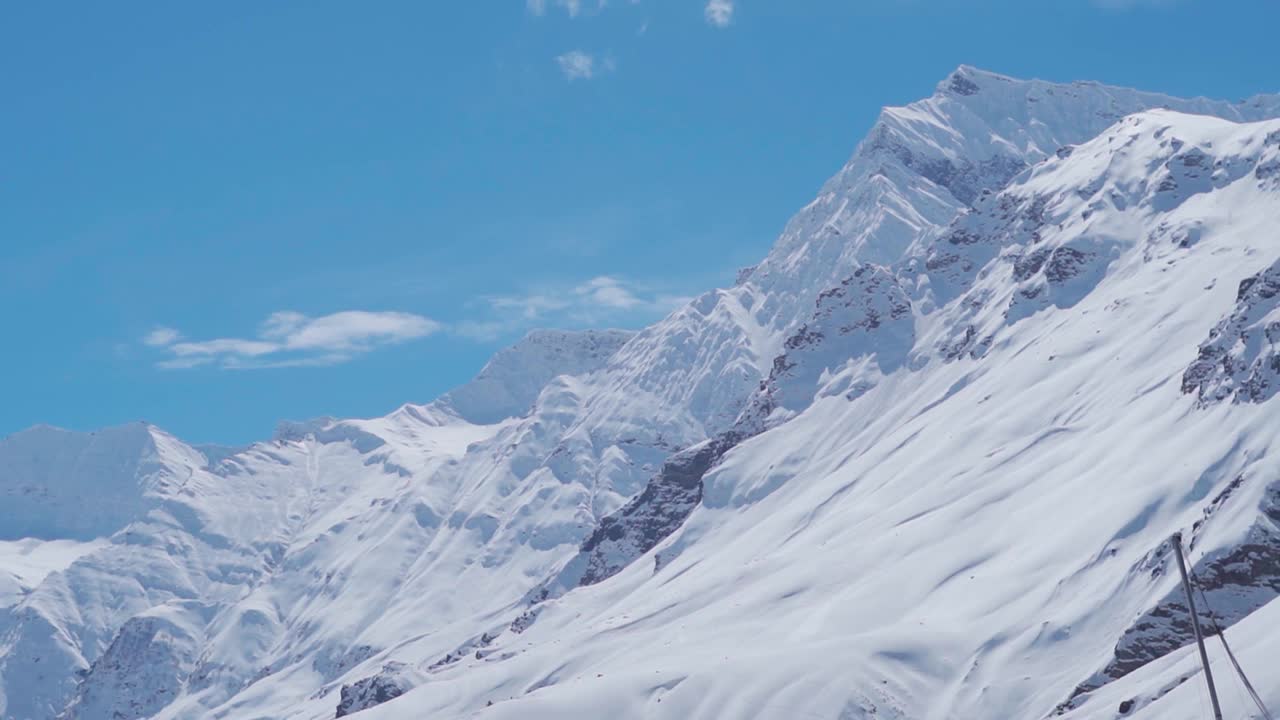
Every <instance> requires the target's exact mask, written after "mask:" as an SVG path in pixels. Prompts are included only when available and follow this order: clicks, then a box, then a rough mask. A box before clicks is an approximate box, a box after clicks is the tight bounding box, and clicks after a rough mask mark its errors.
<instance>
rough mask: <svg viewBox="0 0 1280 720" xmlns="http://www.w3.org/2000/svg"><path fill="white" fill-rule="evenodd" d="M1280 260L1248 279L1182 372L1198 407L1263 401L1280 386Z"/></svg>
mask: <svg viewBox="0 0 1280 720" xmlns="http://www.w3.org/2000/svg"><path fill="white" fill-rule="evenodd" d="M1278 308H1280V261H1277V262H1275V263H1273V264H1272V265H1271V267H1269V268H1267V269H1266V270H1263V271H1262V272H1260V273H1258V274H1257V275H1253V276H1251V277H1248V278H1245V279H1244V280H1243V281H1241V283H1240V289H1239V291H1238V292H1237V293H1236V306H1235V308H1234V309H1233V310H1232V311H1231V313H1230V314H1229V315H1227V316H1226V317H1225V318H1223V319H1222V321H1221V322H1219V323H1218V324H1217V325H1216V326H1215V327H1214V328H1213V329H1212V330H1210V331H1209V339H1208V340H1206V341H1205V342H1204V343H1203V344H1201V345H1200V353H1199V356H1198V357H1197V358H1196V360H1195V362H1193V363H1191V365H1190V366H1189V367H1187V370H1186V372H1185V373H1183V375H1182V392H1184V393H1188V394H1195V395H1196V398H1197V401H1198V402H1199V404H1200V405H1202V406H1203V405H1209V404H1213V403H1216V402H1221V401H1223V400H1227V399H1230V400H1231V401H1232V402H1237V403H1245V402H1249V403H1259V402H1263V401H1265V400H1268V399H1270V398H1271V397H1272V396H1273V395H1275V394H1276V392H1277V391H1278V390H1280V352H1277V348H1276V344H1277V343H1278V342H1280V313H1277V309H1278Z"/></svg>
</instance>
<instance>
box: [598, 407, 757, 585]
mask: <svg viewBox="0 0 1280 720" xmlns="http://www.w3.org/2000/svg"><path fill="white" fill-rule="evenodd" d="M742 439H743V438H742V437H741V436H740V435H739V434H738V433H736V432H733V431H730V432H727V433H724V434H723V435H721V436H719V437H717V438H714V439H712V440H708V441H706V442H704V443H701V444H699V445H695V446H694V447H692V448H690V449H688V450H686V451H684V452H681V453H678V454H676V455H675V456H673V457H672V458H670V459H669V460H667V462H666V463H664V464H663V466H662V470H660V471H659V472H658V475H657V476H656V477H654V478H653V479H652V480H650V481H649V484H648V485H647V486H646V487H645V489H644V491H643V492H641V493H640V494H639V495H637V496H636V497H634V498H632V499H631V501H630V502H628V503H627V504H626V505H624V506H623V507H622V508H621V509H619V510H618V511H617V512H615V513H613V514H612V515H609V516H608V517H606V518H605V519H604V520H602V521H601V522H600V524H599V525H598V526H597V527H596V529H595V532H593V533H591V536H590V537H588V538H587V540H586V542H584V543H583V544H582V550H581V553H580V554H581V555H584V556H585V557H586V559H587V565H586V571H585V572H584V573H583V575H582V578H581V579H580V580H579V582H578V584H579V585H594V584H595V583H598V582H600V581H602V580H605V579H607V578H609V577H612V576H613V575H616V574H617V573H618V571H619V570H621V569H622V568H624V567H626V566H627V565H629V564H630V563H631V562H632V561H633V560H635V559H636V558H638V557H640V556H641V555H643V554H645V553H647V552H649V551H650V550H652V549H653V548H654V547H655V546H657V544H658V543H660V542H662V541H663V540H665V539H666V538H667V537H668V536H669V535H671V533H673V532H675V531H676V530H677V529H678V528H679V527H680V526H681V525H683V524H684V521H685V519H686V518H688V517H689V514H690V513H692V512H693V509H694V508H695V507H697V505H698V503H699V502H701V501H702V476H703V475H705V474H706V473H707V471H708V470H710V469H711V467H712V465H714V464H715V463H716V462H717V461H718V460H719V459H720V458H721V457H722V456H723V455H724V454H725V453H726V452H728V451H729V449H730V448H732V447H733V446H734V445H737V444H738V443H739V442H741V441H742Z"/></svg>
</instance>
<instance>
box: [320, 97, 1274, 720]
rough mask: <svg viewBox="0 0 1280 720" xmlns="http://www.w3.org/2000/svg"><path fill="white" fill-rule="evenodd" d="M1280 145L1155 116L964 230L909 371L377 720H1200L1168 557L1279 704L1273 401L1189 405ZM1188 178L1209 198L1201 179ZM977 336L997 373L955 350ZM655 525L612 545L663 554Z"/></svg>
mask: <svg viewBox="0 0 1280 720" xmlns="http://www.w3.org/2000/svg"><path fill="white" fill-rule="evenodd" d="M1277 129H1280V123H1277V122H1268V123H1258V124H1246V125H1240V124H1235V123H1230V122H1225V121H1220V120H1214V119H1211V118H1205V117H1198V116H1188V115H1182V114H1177V113H1169V112H1155V113H1150V114H1144V115H1141V116H1137V117H1134V118H1132V119H1129V120H1125V121H1123V122H1121V123H1119V124H1117V125H1115V126H1113V127H1112V128H1111V129H1110V130H1108V131H1107V132H1105V133H1103V134H1102V135H1100V136H1099V137H1098V138H1097V139H1095V140H1093V141H1091V142H1089V143H1085V144H1083V145H1081V146H1080V147H1078V148H1076V149H1075V151H1074V152H1071V153H1064V154H1063V157H1056V156H1055V157H1054V158H1052V159H1050V160H1048V161H1047V162H1045V163H1043V164H1041V165H1039V166H1037V167H1036V168H1035V169H1034V170H1033V171H1032V172H1030V173H1027V174H1026V175H1025V176H1023V177H1022V178H1020V179H1019V180H1018V181H1016V182H1015V183H1014V184H1013V185H1011V186H1010V187H1009V188H1008V189H1007V190H1005V191H1003V192H1001V193H996V194H994V195H992V196H991V197H990V198H988V199H986V200H985V201H982V202H980V203H979V208H978V209H977V210H975V211H974V212H973V214H974V215H980V214H983V213H986V214H987V216H988V219H987V220H984V221H982V222H979V221H978V220H975V219H974V218H971V217H966V218H961V219H958V220H957V221H956V225H955V227H953V228H950V229H946V230H943V231H940V233H939V234H938V236H937V238H935V239H934V240H933V241H932V242H936V243H937V244H939V245H947V244H949V239H948V238H950V237H952V236H953V233H954V232H955V230H956V229H958V228H961V227H964V228H967V231H970V232H973V233H974V235H975V236H976V237H975V239H974V242H973V243H972V244H973V245H981V246H984V247H989V248H990V249H989V250H984V251H983V252H984V253H985V255H984V256H985V257H987V258H988V259H987V260H986V261H985V262H983V263H981V264H980V265H976V266H975V268H974V269H973V271H972V272H970V273H967V275H966V277H960V276H950V277H949V278H948V280H949V281H950V282H951V283H952V285H951V286H950V287H951V290H950V292H949V297H950V298H951V299H950V300H948V301H946V302H945V303H941V304H939V306H938V307H937V308H936V309H935V310H932V311H929V312H925V313H922V314H921V315H920V317H919V318H918V321H919V322H918V324H919V328H920V333H919V338H918V339H917V341H916V343H915V346H914V349H913V352H912V355H911V359H910V360H908V362H906V363H904V364H903V365H902V366H900V367H896V368H893V369H891V370H889V371H888V372H887V373H886V374H884V375H883V377H880V378H879V379H878V383H877V384H875V385H874V386H873V387H870V388H869V389H868V390H867V391H866V392H863V393H860V394H856V395H854V396H853V398H852V399H850V398H848V397H844V396H839V395H830V396H827V397H824V398H822V399H820V400H818V401H816V402H815V403H813V404H812V405H810V406H809V407H807V408H806V409H805V410H803V411H802V412H800V413H799V414H798V415H796V416H795V417H794V418H792V419H791V420H789V421H788V422H785V423H782V424H780V425H777V426H775V427H772V428H770V429H767V430H765V431H764V432H762V433H760V434H758V435H756V436H755V437H754V438H751V439H748V440H745V441H744V442H741V443H740V444H737V445H736V446H735V447H733V448H732V449H730V450H728V452H727V453H725V454H724V455H723V457H722V458H720V460H719V462H718V464H716V465H715V466H714V467H712V468H711V469H710V471H709V472H708V473H706V475H705V476H704V477H703V479H702V484H703V493H702V497H701V500H700V502H699V503H698V505H697V506H696V507H695V508H694V509H693V510H692V511H691V513H690V514H689V515H688V517H687V519H686V520H685V521H684V523H683V525H682V526H681V527H680V528H679V529H678V530H676V531H675V532H673V533H672V534H671V535H670V536H669V537H667V538H665V539H663V540H661V541H660V542H658V543H657V544H656V545H653V546H652V548H651V549H649V550H648V551H647V552H644V553H642V554H640V555H639V557H638V559H636V560H635V561H633V562H631V563H630V564H628V565H626V567H624V568H622V569H621V570H616V569H614V568H611V567H608V566H607V565H598V566H591V565H588V566H587V570H588V573H589V572H590V571H591V570H592V568H593V567H605V568H606V569H608V570H609V571H610V572H613V573H614V574H612V576H611V577H609V578H608V579H606V580H604V581H603V582H599V583H595V584H586V585H585V586H582V587H577V588H576V589H573V590H571V591H569V592H567V593H564V594H563V595H560V596H559V597H553V599H550V600H547V601H545V602H541V603H539V604H537V605H535V606H534V607H533V608H531V609H529V610H528V611H526V612H523V613H522V614H520V615H519V616H516V622H515V623H513V625H512V626H511V629H510V630H507V631H504V632H501V633H498V634H496V636H493V637H488V638H486V639H487V642H486V645H485V649H484V651H483V652H482V653H480V654H479V655H476V656H472V657H468V658H463V659H461V660H459V661H457V662H455V663H452V664H450V665H447V666H441V667H438V668H436V669H434V670H432V671H430V672H429V673H428V677H427V679H426V682H424V683H423V684H422V685H420V686H419V687H418V688H417V689H415V690H412V691H410V692H408V693H406V694H404V696H403V697H400V698H398V699H396V700H392V701H390V702H388V703H386V704H384V705H379V706H377V707H374V708H372V709H370V710H367V711H366V713H367V716H368V717H369V718H371V720H379V719H386V720H398V719H399V718H409V717H416V716H420V715H433V716H434V715H438V716H441V717H481V718H508V717H510V718H516V717H519V718H544V717H545V718H559V717H597V716H602V715H605V714H611V715H618V716H623V717H655V718H673V719H674V718H739V717H740V718H748V717H774V716H782V715H784V714H785V715H787V716H793V717H814V718H820V717H821V718H826V717H846V718H872V717H890V718H939V719H940V718H953V717H974V718H1027V719H1031V718H1036V719H1038V718H1043V717H1046V716H1049V715H1052V714H1053V713H1055V712H1061V713H1063V714H1064V716H1065V717H1069V718H1113V717H1116V716H1117V715H1118V714H1121V713H1120V711H1119V710H1118V708H1120V707H1121V704H1122V703H1123V704H1124V707H1125V712H1126V713H1127V715H1125V716H1126V717H1138V718H1150V719H1153V720H1154V719H1157V718H1159V719H1161V720H1164V719H1165V718H1186V719H1187V720H1191V718H1193V717H1198V714H1197V713H1198V705H1197V703H1196V702H1195V701H1194V699H1193V698H1191V696H1192V695H1193V694H1195V693H1196V688H1195V686H1194V685H1193V684H1192V683H1191V682H1186V683H1182V681H1183V680H1185V679H1187V678H1191V679H1193V680H1195V681H1196V682H1200V678H1198V677H1193V675H1194V667H1195V666H1194V663H1195V659H1194V650H1193V649H1192V648H1190V647H1188V645H1187V643H1188V642H1189V641H1190V637H1189V635H1188V634H1187V633H1186V628H1185V625H1186V623H1185V620H1184V621H1182V622H1177V621H1175V622H1172V623H1167V624H1166V625H1164V626H1153V625H1152V624H1151V622H1150V619H1151V618H1160V617H1169V616H1170V613H1176V608H1172V607H1171V606H1170V604H1169V603H1170V600H1171V599H1173V598H1176V597H1177V591H1178V586H1177V572H1176V570H1174V569H1172V566H1171V562H1172V561H1171V554H1170V552H1169V545H1168V543H1167V539H1168V537H1169V536H1170V535H1171V534H1172V533H1173V532H1174V531H1175V530H1178V531H1182V532H1183V533H1184V535H1185V536H1186V537H1187V538H1189V539H1190V540H1191V545H1190V547H1191V562H1192V566H1193V570H1194V571H1195V572H1196V574H1197V575H1199V576H1200V577H1201V578H1203V582H1204V585H1205V592H1206V596H1207V599H1208V601H1209V604H1210V606H1211V608H1212V610H1213V611H1214V618H1215V619H1216V620H1217V621H1218V622H1222V623H1225V624H1230V623H1236V624H1235V625H1233V626H1232V627H1231V628H1230V629H1229V630H1228V634H1230V635H1231V637H1232V638H1233V640H1234V641H1235V642H1234V643H1233V644H1235V645H1236V646H1237V647H1236V649H1237V651H1238V652H1239V653H1240V654H1241V655H1242V661H1243V662H1245V663H1246V666H1247V667H1248V669H1249V670H1250V671H1251V674H1252V675H1253V679H1254V681H1255V685H1257V686H1258V687H1259V688H1260V689H1263V691H1264V695H1265V697H1266V699H1267V700H1268V701H1269V702H1270V703H1271V704H1272V705H1273V706H1274V705H1276V704H1277V703H1280V674H1278V673H1280V667H1277V666H1276V665H1275V664H1274V663H1273V662H1270V660H1269V658H1270V657H1273V656H1274V654H1275V653H1276V652H1280V649H1278V648H1277V645H1276V643H1277V642H1280V638H1278V637H1277V636H1276V635H1275V633H1271V632H1268V631H1267V630H1266V628H1267V627H1268V625H1267V623H1268V622H1274V616H1275V613H1276V611H1277V607H1280V601H1277V600H1275V599H1274V598H1275V596H1276V590H1275V584H1276V582H1275V576H1274V573H1273V572H1272V571H1271V570H1269V569H1268V568H1273V564H1271V565H1269V564H1268V563H1267V559H1268V558H1272V559H1274V558H1275V557H1277V553H1280V549H1278V548H1276V547H1275V546H1274V545H1273V544H1272V543H1273V538H1274V537H1275V532H1276V530H1277V529H1278V528H1277V526H1276V518H1275V512H1276V510H1275V499H1276V497H1277V495H1276V493H1277V492H1280V485H1277V483H1276V480H1275V477H1276V472H1275V471H1276V466H1275V460H1274V458H1275V455H1276V452H1277V450H1280V447H1277V443H1280V424H1277V423H1276V422H1275V412H1276V411H1275V408H1274V407H1272V405H1273V401H1269V400H1264V401H1262V402H1249V403H1241V404H1232V403H1220V404H1213V405H1208V406H1205V407H1197V399H1196V398H1195V397H1193V396H1188V395H1187V394H1185V393H1184V392H1183V391H1182V384H1181V381H1182V376H1183V373H1184V372H1185V371H1186V368H1187V366H1188V364H1190V363H1192V362H1193V361H1194V360H1195V358H1196V357H1197V352H1198V347H1199V345H1200V344H1201V343H1202V342H1203V341H1204V338H1205V336H1206V334H1207V333H1208V332H1209V329H1211V328H1214V327H1216V326H1219V324H1220V323H1221V322H1223V320H1222V319H1223V318H1224V317H1233V316H1235V315H1236V314H1238V309H1239V303H1240V302H1241V301H1242V299H1240V298H1238V295H1239V294H1240V293H1239V286H1240V283H1241V281H1242V280H1244V279H1246V278H1252V277H1254V276H1256V275H1257V274H1258V273H1259V272H1260V271H1264V270H1265V269H1267V268H1269V267H1270V266H1271V265H1272V263H1274V262H1275V260H1276V257H1277V255H1278V253H1280V249H1277V247H1276V245H1275V243H1274V242H1272V239H1273V235H1272V234H1270V233H1271V226H1272V225H1273V223H1274V218H1275V217H1277V216H1280V192H1277V189H1276V188H1274V187H1271V186H1269V185H1268V184H1266V183H1265V182H1263V181H1261V180H1260V179H1259V178H1258V176H1257V172H1256V169H1257V168H1258V167H1265V166H1267V165H1269V164H1270V163H1271V162H1272V159H1273V158H1274V157H1275V154H1274V152H1275V151H1274V150H1273V149H1272V148H1271V147H1270V146H1268V145H1267V144H1266V138H1267V137H1268V136H1269V135H1270V134H1271V133H1272V132H1275V131H1276V130H1277ZM1188 156H1194V157H1200V158H1201V159H1199V160H1196V161H1195V163H1197V164H1198V165H1197V166H1198V167H1203V168H1207V169H1208V173H1207V175H1208V182H1205V183H1201V182H1199V178H1198V177H1197V178H1195V182H1190V181H1188V180H1187V179H1186V178H1189V177H1190V174H1189V173H1188V171H1187V167H1188V164H1187V163H1186V161H1185V158H1186V157H1188ZM1196 174H1197V175H1199V173H1196ZM1170 177H1173V178H1175V179H1176V183H1169V182H1166V180H1167V179H1168V178H1170ZM1174 184H1176V185H1177V187H1176V188H1175V187H1173V185H1174ZM1188 188H1190V189H1193V190H1194V191H1193V192H1192V191H1188ZM1035 206H1039V209H1037V210H1035V211H1034V212H1031V213H1030V214H1031V215H1034V216H1037V217H1041V218H1042V221H1040V222H1038V223H1037V224H1036V227H1035V229H1034V231H1028V227H1029V225H1028V223H1029V222H1030V220H1029V219H1028V218H1027V217H1026V215H1027V211H1028V210H1030V209H1031V208H1032V207H1035ZM1188 228H1196V229H1197V234H1196V235H1195V240H1194V241H1193V242H1189V243H1188V242H1183V240H1184V239H1185V238H1186V237H1187V234H1186V233H1185V232H1184V231H1185V230H1186V229H1188ZM1024 231H1026V232H1024ZM1033 233H1034V234H1033ZM1063 248H1066V249H1069V250H1073V251H1075V253H1079V255H1078V256H1077V255H1076V254H1075V253H1070V252H1063ZM1045 249H1047V252H1040V251H1042V250H1045ZM1055 253H1059V254H1061V256H1062V257H1063V258H1064V259H1062V260H1061V261H1060V262H1057V263H1055V262H1053V257H1054V255H1055ZM1036 254H1040V255H1042V256H1043V257H1041V258H1040V259H1031V260H1029V259H1028V258H1030V257H1032V256H1033V255H1036ZM932 279H933V278H930V277H928V276H927V275H925V276H923V277H920V278H918V280H919V281H920V282H921V283H922V285H923V287H924V289H925V290H924V292H925V294H929V287H930V281H931V280H932ZM1246 284H1248V283H1246ZM1252 287H1254V286H1253V285H1250V287H1249V289H1252ZM1246 295H1247V293H1246ZM1251 317H1252V316H1251ZM1253 324H1254V323H1253V322H1252V321H1250V322H1249V323H1247V325H1249V326H1252V325H1253ZM970 325H972V326H974V327H976V328H977V330H976V331H975V334H976V335H977V336H979V337H984V338H989V340H988V341H987V342H985V343H984V348H985V349H984V350H983V351H982V352H981V353H976V354H970V353H963V354H948V353H945V352H940V351H939V347H940V345H941V344H940V343H939V342H938V341H939V340H940V339H941V338H950V337H954V336H957V335H963V334H964V328H966V327H968V326H970ZM872 342H875V341H872ZM887 342H888V341H887ZM892 345H893V343H892V342H889V346H891V347H892ZM674 486H675V485H674V484H670V485H659V486H654V485H651V486H650V487H651V488H654V491H655V492H659V491H664V488H671V487H674ZM651 519H653V518H651V517H649V516H645V517H639V518H638V519H637V522H636V523H634V524H632V525H623V526H620V527H619V531H618V532H614V533H611V532H610V531H609V528H608V527H607V526H606V525H601V530H602V537H603V538H605V539H609V538H617V539H618V541H619V542H620V543H628V542H632V541H633V540H638V539H642V538H643V535H635V534H631V532H630V531H631V530H632V529H634V530H636V531H640V530H643V529H645V528H647V527H652V526H653V525H652V523H651V522H650V520H651ZM644 544H649V543H648V541H645V542H644ZM588 546H590V547H588ZM595 547H598V545H592V544H591V543H588V544H587V545H586V546H584V549H587V550H591V549H594V548H595ZM601 559H602V560H604V561H607V560H608V559H609V556H608V555H604V556H601ZM1246 561H1247V562H1246ZM570 569H571V568H570ZM1184 612H1185V610H1184ZM1184 617H1185V616H1184ZM1153 627H1154V629H1153ZM1135 652H1136V653H1137V655H1135V654H1134V653H1135ZM1138 655H1145V659H1144V660H1143V662H1142V664H1141V665H1140V667H1138V669H1136V670H1132V669H1131V671H1127V672H1125V673H1114V674H1109V675H1108V673H1107V670H1108V669H1109V668H1110V667H1114V666H1113V665H1112V663H1113V661H1114V660H1115V659H1116V658H1117V657H1121V656H1123V657H1125V658H1133V657H1136V656H1138ZM1213 657H1214V660H1215V664H1218V663H1221V664H1220V665H1219V667H1220V668H1221V669H1220V671H1219V673H1218V675H1219V677H1220V678H1222V679H1223V682H1224V683H1225V682H1229V681H1230V671H1229V669H1228V668H1227V666H1226V665H1225V659H1224V658H1222V657H1221V655H1220V654H1219V653H1217V652H1215V653H1214V655H1213ZM1099 673H1103V675H1101V676H1100V675H1099ZM1099 680H1101V681H1102V682H1101V683H1099V682H1098V681H1099ZM1180 683H1181V684H1180ZM1082 686H1084V687H1086V688H1087V689H1086V690H1085V691H1084V692H1080V688H1081V687H1082ZM1073 696H1074V697H1073ZM1068 698H1072V699H1073V701H1072V702H1070V703H1067V702H1065V701H1067V700H1068ZM1224 701H1225V702H1226V703H1227V712H1228V713H1229V714H1231V715H1233V716H1238V717H1243V716H1246V713H1247V711H1248V710H1249V709H1250V708H1249V707H1248V706H1246V705H1245V704H1244V702H1245V701H1244V698H1243V696H1241V695H1235V696H1230V695H1227V696H1225V697H1224ZM489 703H493V704H492V705H489ZM300 716H301V715H300Z"/></svg>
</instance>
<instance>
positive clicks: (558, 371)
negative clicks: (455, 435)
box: [440, 330, 635, 425]
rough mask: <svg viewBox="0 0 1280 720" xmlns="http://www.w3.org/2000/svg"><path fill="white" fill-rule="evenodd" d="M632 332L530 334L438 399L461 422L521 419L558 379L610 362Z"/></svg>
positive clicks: (550, 332) (597, 367) (541, 331)
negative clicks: (473, 377) (451, 410)
mask: <svg viewBox="0 0 1280 720" xmlns="http://www.w3.org/2000/svg"><path fill="white" fill-rule="evenodd" d="M634 334H635V333H633V332H631V331H628V330H579V331H572V330H532V331H530V332H529V333H528V334H527V335H525V336H524V337H523V338H522V339H521V340H520V341H519V342H517V343H516V344H514V345H512V346H510V347H508V348H505V349H503V350H500V351H498V353H497V354H496V355H494V356H493V358H492V359H491V360H489V362H488V364H486V365H485V366H484V369H482V370H481V371H480V374H478V375H476V377H475V379H473V380H471V381H470V382H468V383H467V384H465V385H463V386H462V387H459V388H456V389H454V390H451V391H450V392H449V393H447V394H446V395H445V396H444V397H442V398H441V399H440V402H441V404H442V405H445V406H447V407H449V408H452V409H453V410H454V411H455V412H457V413H458V415H460V416H462V417H463V418H464V419H466V420H468V421H470V422H473V423H477V424H481V425H486V424H489V423H495V422H498V421H499V420H503V419H505V418H509V417H518V416H521V415H524V414H525V413H527V412H528V411H529V409H530V408H531V407H533V402H534V400H536V399H537V397H538V393H539V392H541V391H542V388H543V387H545V386H546V384H547V383H548V382H550V380H551V379H552V378H554V377H556V376H559V375H584V374H586V373H589V372H592V371H594V370H597V369H599V368H601V367H603V366H604V365H605V363H607V362H608V361H609V358H611V357H612V356H613V354H614V353H616V352H617V351H618V348H620V347H622V346H623V345H624V344H626V342H627V341H628V340H630V339H631V337H632V336H633V335H634Z"/></svg>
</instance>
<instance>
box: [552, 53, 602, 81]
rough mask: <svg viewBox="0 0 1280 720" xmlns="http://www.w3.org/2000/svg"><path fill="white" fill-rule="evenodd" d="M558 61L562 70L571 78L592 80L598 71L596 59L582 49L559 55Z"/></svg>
mask: <svg viewBox="0 0 1280 720" xmlns="http://www.w3.org/2000/svg"><path fill="white" fill-rule="evenodd" d="M556 63H557V64H559V65H560V72H562V73H564V76H565V77H567V78H569V79H570V80H590V79H591V78H593V77H595V75H596V71H597V67H596V59H595V58H594V57H593V56H592V55H591V54H589V53H585V52H582V51H581V50H570V51H569V52H567V53H565V54H563V55H560V56H558V57H557V58H556Z"/></svg>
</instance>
